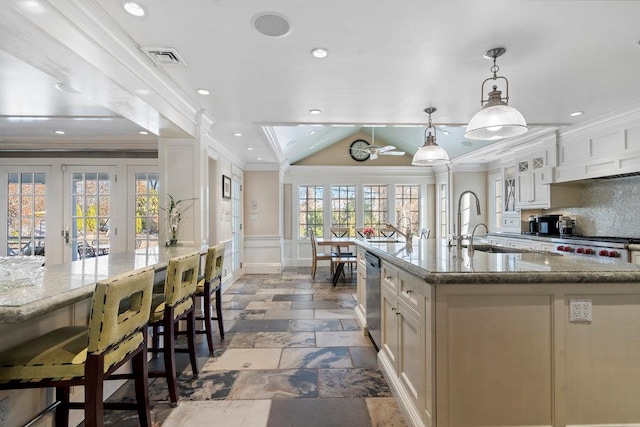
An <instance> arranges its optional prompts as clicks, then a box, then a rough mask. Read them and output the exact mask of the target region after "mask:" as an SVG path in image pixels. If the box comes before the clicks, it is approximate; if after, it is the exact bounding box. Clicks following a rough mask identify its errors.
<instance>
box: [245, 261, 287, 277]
mask: <svg viewBox="0 0 640 427" xmlns="http://www.w3.org/2000/svg"><path fill="white" fill-rule="evenodd" d="M242 272H243V274H279V273H282V264H280V263H255V264H250V263H243V264H242Z"/></svg>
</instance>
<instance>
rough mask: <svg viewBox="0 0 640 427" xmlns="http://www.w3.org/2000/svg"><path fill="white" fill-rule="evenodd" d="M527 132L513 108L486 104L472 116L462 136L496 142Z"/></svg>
mask: <svg viewBox="0 0 640 427" xmlns="http://www.w3.org/2000/svg"><path fill="white" fill-rule="evenodd" d="M527 130H528V128H527V122H526V121H525V120H524V117H523V116H522V114H520V112H519V111H518V110H516V109H515V108H513V107H509V106H508V105H507V104H505V103H501V104H499V105H492V106H489V105H488V104H487V105H486V106H485V107H484V108H483V109H482V110H480V111H478V112H477V113H476V115H475V116H473V118H472V119H471V121H470V122H469V125H468V126H467V132H466V133H465V134H464V136H465V138H468V139H481V140H497V139H502V138H509V137H512V136H518V135H522V134H523V133H525V132H526V131H527Z"/></svg>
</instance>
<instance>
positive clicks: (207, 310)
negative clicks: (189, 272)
mask: <svg viewBox="0 0 640 427" xmlns="http://www.w3.org/2000/svg"><path fill="white" fill-rule="evenodd" d="M203 299H204V307H203V311H204V313H203V316H202V321H203V322H204V330H205V334H206V335H207V345H208V346H209V355H210V356H213V332H212V329H213V328H212V326H211V283H210V282H207V283H205V285H204V295H203Z"/></svg>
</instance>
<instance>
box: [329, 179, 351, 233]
mask: <svg viewBox="0 0 640 427" xmlns="http://www.w3.org/2000/svg"><path fill="white" fill-rule="evenodd" d="M331 226H332V227H349V228H350V229H351V230H350V231H349V234H350V235H352V236H353V235H354V233H355V229H354V228H355V226H356V186H355V185H333V186H332V187H331Z"/></svg>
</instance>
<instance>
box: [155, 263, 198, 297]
mask: <svg viewBox="0 0 640 427" xmlns="http://www.w3.org/2000/svg"><path fill="white" fill-rule="evenodd" d="M199 265H200V253H198V252H194V253H192V254H188V255H183V256H179V257H175V258H171V259H169V265H168V266H167V279H166V281H165V283H164V298H165V303H166V304H167V305H169V306H173V307H175V306H177V305H178V304H179V303H181V302H182V301H184V300H186V299H187V298H190V297H191V296H192V295H193V294H194V293H195V292H196V288H197V286H198V267H199Z"/></svg>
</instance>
